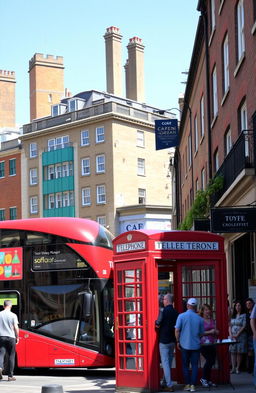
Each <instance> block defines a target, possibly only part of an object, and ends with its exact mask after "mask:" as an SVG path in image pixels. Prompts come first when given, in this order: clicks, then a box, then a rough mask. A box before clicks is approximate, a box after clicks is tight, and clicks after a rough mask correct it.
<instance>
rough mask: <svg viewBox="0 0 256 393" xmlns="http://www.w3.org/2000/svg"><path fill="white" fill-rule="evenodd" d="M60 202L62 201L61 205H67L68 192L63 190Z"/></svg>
mask: <svg viewBox="0 0 256 393" xmlns="http://www.w3.org/2000/svg"><path fill="white" fill-rule="evenodd" d="M62 202H63V207H66V206H69V193H68V192H63V195H62Z"/></svg>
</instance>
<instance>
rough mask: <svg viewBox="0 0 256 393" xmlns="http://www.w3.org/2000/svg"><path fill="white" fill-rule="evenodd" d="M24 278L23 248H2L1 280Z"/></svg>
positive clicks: (0, 257)
mask: <svg viewBox="0 0 256 393" xmlns="http://www.w3.org/2000/svg"><path fill="white" fill-rule="evenodd" d="M6 280H8V281H9V280H22V248H21V247H15V248H1V249H0V281H6Z"/></svg>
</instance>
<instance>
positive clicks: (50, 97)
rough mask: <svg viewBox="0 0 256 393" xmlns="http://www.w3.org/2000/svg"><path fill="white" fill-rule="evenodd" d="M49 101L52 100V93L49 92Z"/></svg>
mask: <svg viewBox="0 0 256 393" xmlns="http://www.w3.org/2000/svg"><path fill="white" fill-rule="evenodd" d="M48 102H50V103H51V102H52V94H48Z"/></svg>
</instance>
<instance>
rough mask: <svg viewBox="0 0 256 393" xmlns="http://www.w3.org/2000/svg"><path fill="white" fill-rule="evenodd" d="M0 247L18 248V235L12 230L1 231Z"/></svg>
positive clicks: (17, 232)
mask: <svg viewBox="0 0 256 393" xmlns="http://www.w3.org/2000/svg"><path fill="white" fill-rule="evenodd" d="M0 239H1V240H0V247H18V246H20V233H19V231H16V230H12V229H2V230H1V233H0Z"/></svg>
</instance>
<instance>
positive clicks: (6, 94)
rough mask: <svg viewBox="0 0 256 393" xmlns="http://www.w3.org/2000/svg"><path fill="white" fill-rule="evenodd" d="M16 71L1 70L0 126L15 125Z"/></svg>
mask: <svg viewBox="0 0 256 393" xmlns="http://www.w3.org/2000/svg"><path fill="white" fill-rule="evenodd" d="M15 84H16V79H15V72H14V71H5V70H0V127H10V128H12V127H15V126H16V124H15V123H16V119H15Z"/></svg>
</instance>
